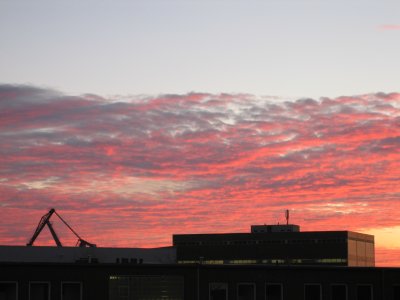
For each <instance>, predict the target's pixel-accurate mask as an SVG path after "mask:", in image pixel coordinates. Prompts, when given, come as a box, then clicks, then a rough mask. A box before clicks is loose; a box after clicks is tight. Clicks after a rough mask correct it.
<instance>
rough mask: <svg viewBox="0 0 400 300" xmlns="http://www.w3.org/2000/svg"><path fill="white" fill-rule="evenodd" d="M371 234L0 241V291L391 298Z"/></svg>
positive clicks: (99, 297)
mask: <svg viewBox="0 0 400 300" xmlns="http://www.w3.org/2000/svg"><path fill="white" fill-rule="evenodd" d="M374 260H375V259H374V237H373V236H370V235H365V234H360V233H355V232H350V231H325V232H323V231H321V232H301V231H300V228H299V226H297V225H290V224H286V225H259V226H252V229H251V232H250V233H226V234H186V235H182V234H179V235H174V236H173V247H163V248H154V249H140V248H101V247H35V246H27V247H25V246H0V300H92V299H95V300H297V299H299V300H352V299H355V300H400V268H377V267H374Z"/></svg>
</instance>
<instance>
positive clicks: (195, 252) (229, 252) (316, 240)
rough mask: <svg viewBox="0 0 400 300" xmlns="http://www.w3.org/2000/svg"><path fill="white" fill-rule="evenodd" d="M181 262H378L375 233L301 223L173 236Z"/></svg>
mask: <svg viewBox="0 0 400 300" xmlns="http://www.w3.org/2000/svg"><path fill="white" fill-rule="evenodd" d="M173 245H174V247H176V250H177V262H178V263H181V264H184V263H207V264H266V265H279V264H282V265H336V266H363V267H373V266H374V265H375V251H374V248H375V246H374V236H372V235H367V234H361V233H356V232H351V231H313V232H309V231H308V232H301V231H300V227H299V226H298V225H290V224H287V225H253V226H252V227H251V232H250V233H224V234H179V235H173Z"/></svg>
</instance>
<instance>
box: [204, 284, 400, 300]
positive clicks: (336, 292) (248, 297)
mask: <svg viewBox="0 0 400 300" xmlns="http://www.w3.org/2000/svg"><path fill="white" fill-rule="evenodd" d="M259 292H261V293H264V295H265V297H264V299H266V300H283V299H288V298H286V297H285V293H284V290H283V285H282V284H279V283H267V284H266V285H265V289H264V290H263V291H257V293H259ZM329 293H330V296H329V299H331V300H348V299H349V293H348V287H347V285H345V284H332V285H331V286H330V291H329ZM392 295H393V297H392V299H393V300H400V286H397V285H396V286H393V291H392ZM235 299H238V300H255V299H256V284H255V283H238V284H236V298H235ZM257 299H260V298H259V297H258V298H257ZM298 299H304V300H322V299H323V294H322V285H320V284H312V283H310V284H305V285H304V290H303V298H300V297H299V298H298ZM355 299H356V300H373V287H372V285H367V284H365V285H357V286H356V298H355ZM209 300H228V283H225V282H212V283H210V284H209Z"/></svg>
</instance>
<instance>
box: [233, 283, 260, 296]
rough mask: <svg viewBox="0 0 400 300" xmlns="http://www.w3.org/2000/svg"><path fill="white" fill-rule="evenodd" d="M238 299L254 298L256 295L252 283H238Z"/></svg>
mask: <svg viewBox="0 0 400 300" xmlns="http://www.w3.org/2000/svg"><path fill="white" fill-rule="evenodd" d="M237 293H238V300H254V299H255V297H256V291H255V284H254V283H239V284H238V288H237Z"/></svg>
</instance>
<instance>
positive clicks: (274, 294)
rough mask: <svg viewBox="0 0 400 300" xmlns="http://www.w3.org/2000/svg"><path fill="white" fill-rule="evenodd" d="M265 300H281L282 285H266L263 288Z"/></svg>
mask: <svg viewBox="0 0 400 300" xmlns="http://www.w3.org/2000/svg"><path fill="white" fill-rule="evenodd" d="M265 298H266V299H267V300H282V285H281V284H274V283H267V286H266V288H265Z"/></svg>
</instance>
